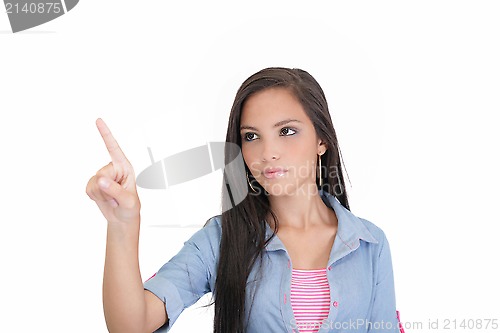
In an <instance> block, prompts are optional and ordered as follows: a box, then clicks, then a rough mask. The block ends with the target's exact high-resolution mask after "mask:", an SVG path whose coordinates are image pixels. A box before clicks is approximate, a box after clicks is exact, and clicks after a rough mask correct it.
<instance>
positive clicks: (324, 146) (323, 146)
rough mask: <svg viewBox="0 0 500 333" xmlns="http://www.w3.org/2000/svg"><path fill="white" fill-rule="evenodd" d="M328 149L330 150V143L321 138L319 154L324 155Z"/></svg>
mask: <svg viewBox="0 0 500 333" xmlns="http://www.w3.org/2000/svg"><path fill="white" fill-rule="evenodd" d="M327 150H328V145H327V144H326V142H325V141H323V140H321V139H319V140H318V155H323V154H324V153H326V151H327Z"/></svg>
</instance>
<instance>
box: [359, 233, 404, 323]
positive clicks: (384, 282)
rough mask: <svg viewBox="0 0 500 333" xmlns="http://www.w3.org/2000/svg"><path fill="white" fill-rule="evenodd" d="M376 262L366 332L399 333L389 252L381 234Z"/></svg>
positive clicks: (384, 238)
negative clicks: (372, 294)
mask: <svg viewBox="0 0 500 333" xmlns="http://www.w3.org/2000/svg"><path fill="white" fill-rule="evenodd" d="M378 261H379V262H378V267H377V272H376V281H375V294H374V299H373V306H372V310H371V317H370V319H369V323H368V324H369V325H368V331H367V332H369V333H389V332H390V333H396V332H398V333H399V320H398V318H397V313H396V295H395V290H394V274H393V270H392V259H391V251H390V248H389V243H388V241H387V238H386V237H385V234H383V239H382V242H381V249H380V253H379V255H378Z"/></svg>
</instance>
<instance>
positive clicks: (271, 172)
mask: <svg viewBox="0 0 500 333" xmlns="http://www.w3.org/2000/svg"><path fill="white" fill-rule="evenodd" d="M287 171H288V170H285V169H280V168H269V169H266V170H264V177H266V178H267V179H274V178H280V177H283V175H284V174H285V172H287Z"/></svg>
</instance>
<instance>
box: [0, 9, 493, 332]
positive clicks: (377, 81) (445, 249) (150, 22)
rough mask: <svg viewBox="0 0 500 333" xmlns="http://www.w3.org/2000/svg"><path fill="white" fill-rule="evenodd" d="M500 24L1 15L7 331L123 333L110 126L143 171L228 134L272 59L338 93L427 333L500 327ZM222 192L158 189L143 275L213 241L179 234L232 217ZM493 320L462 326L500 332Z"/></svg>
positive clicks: (183, 322) (0, 303) (350, 164)
mask: <svg viewBox="0 0 500 333" xmlns="http://www.w3.org/2000/svg"><path fill="white" fill-rule="evenodd" d="M328 3H329V2H328ZM499 14H500V4H499V3H498V2H497V1H435V0H433V1H418V2H409V1H349V2H347V1H345V2H333V3H331V4H328V5H327V2H326V1H324V2H316V1H310V2H307V4H305V2H304V4H298V3H294V2H289V1H286V2H285V1H272V2H270V1H269V2H265V1H262V2H261V1H252V2H240V3H214V2H208V1H183V2H180V1H176V2H175V4H174V3H173V2H170V1H141V2H138V1H134V2H132V1H124V0H122V1H117V0H114V1H111V0H110V1H91V0H82V1H81V2H80V3H79V4H78V5H77V6H76V7H75V8H74V9H73V10H72V11H70V12H69V13H68V14H66V15H64V16H62V17H60V18H58V19H56V20H54V21H51V22H49V23H47V24H44V25H41V26H39V27H35V28H33V29H30V30H28V31H25V32H21V33H16V34H12V33H11V32H10V25H9V21H8V18H7V15H6V14H2V13H0V115H1V118H0V145H1V146H0V147H1V163H0V171H1V176H2V182H1V200H0V205H1V215H0V227H1V229H0V255H1V261H0V262H1V274H0V309H1V310H0V331H1V332H13V331H17V332H35V331H37V332H105V331H106V327H105V323H104V317H103V313H102V303H101V283H102V271H103V263H104V249H105V236H106V235H105V234H106V221H105V220H104V218H103V217H102V215H101V214H100V212H99V210H98V208H97V206H96V205H95V203H94V202H93V201H91V200H90V199H89V198H88V197H87V195H86V194H85V186H86V184H87V181H88V179H89V178H90V177H91V176H92V175H93V174H94V173H95V172H96V171H97V170H98V169H99V168H101V167H102V166H104V165H106V164H107V163H108V162H109V156H108V155H107V151H106V149H105V146H104V144H103V142H102V139H101V137H100V136H99V133H98V131H97V128H96V127H95V120H96V119H97V118H98V117H102V118H103V119H104V120H105V121H106V122H107V124H108V125H109V126H110V128H111V130H112V131H113V133H114V135H115V137H116V138H117V140H118V142H119V143H120V144H121V146H122V149H123V150H124V152H125V153H126V155H127V156H128V157H129V159H130V161H131V162H132V164H133V166H134V168H135V170H136V173H139V172H140V171H142V170H143V169H144V168H146V167H147V166H148V165H149V164H150V159H149V155H148V152H147V147H151V149H152V151H153V154H154V156H155V158H156V159H160V158H163V157H166V156H169V155H171V154H173V153H175V152H179V151H183V150H185V149H188V148H192V147H196V146H199V145H202V144H204V143H206V142H207V141H223V140H224V138H225V135H226V132H225V131H226V128H227V117H228V115H229V110H230V106H231V103H232V99H233V97H234V94H235V92H236V90H237V88H238V87H239V85H240V84H241V82H243V80H244V79H245V78H246V77H248V76H249V75H251V74H253V73H254V72H256V71H257V70H259V69H261V68H264V67H268V66H287V67H299V68H302V69H305V70H307V71H308V72H309V73H311V74H312V75H313V76H314V77H315V78H316V79H317V80H318V81H319V83H320V84H321V85H322V87H323V89H324V90H325V93H326V95H327V98H328V101H329V104H330V108H331V110H330V111H331V114H332V118H333V121H334V126H335V128H336V130H337V134H338V137H339V143H340V147H341V150H342V154H343V157H344V162H345V165H346V168H347V171H348V175H349V178H350V181H351V182H350V183H348V185H349V187H348V191H349V195H350V204H351V210H352V211H353V213H355V214H356V215H358V216H361V217H364V218H367V219H369V220H371V221H372V222H374V223H375V224H377V225H378V226H380V227H381V228H382V229H383V230H384V231H385V232H386V234H387V237H388V239H389V242H390V244H391V250H392V256H393V265H394V274H395V279H396V294H397V307H398V309H399V310H400V311H401V316H402V317H401V320H402V321H403V322H404V323H405V325H408V326H407V327H408V328H407V332H408V333H409V332H429V331H432V330H431V329H428V327H427V326H428V323H429V321H433V322H435V321H436V320H439V325H440V326H439V327H440V328H441V329H440V330H439V331H444V330H443V328H444V327H443V324H444V321H445V320H446V319H451V320H453V319H456V320H457V325H458V324H459V323H460V321H462V320H463V319H493V318H496V319H498V320H499V321H500V306H499V305H498V304H499V303H498V298H499V297H500V290H499V289H500V288H499V287H498V284H497V283H498V282H497V281H498V280H499V279H500V273H499V270H498V268H497V267H498V264H497V263H496V262H497V261H498V254H499V251H498V247H497V244H495V243H496V242H497V240H498V231H499V227H498V224H499V222H500V219H499V215H498V212H497V208H498V200H499V195H498V187H499V185H500V181H499V176H498V170H499V167H500V163H499V158H498V148H497V146H498V143H499V142H500V140H499V139H500V135H499V131H498V124H499V122H498V117H497V114H498V113H499V111H500V110H499V109H500V100H499V92H500V62H499V60H498V59H500V44H499V43H500V20H499V19H498V17H499ZM220 184H221V174H217V173H214V174H212V175H210V176H207V177H204V178H200V179H197V180H193V181H191V182H188V183H185V184H182V185H178V186H175V187H171V188H169V189H168V190H164V191H153V190H144V189H139V195H140V198H141V202H142V206H143V210H142V216H143V221H142V223H143V226H142V229H141V241H140V261H141V272H142V277H143V279H146V278H148V277H149V276H150V275H152V274H153V273H154V272H155V271H156V270H157V269H158V268H159V267H160V266H161V265H162V264H163V263H164V262H166V261H167V260H168V259H170V258H171V257H172V256H173V255H174V254H175V253H176V252H177V251H178V250H179V248H180V247H181V246H182V244H183V242H184V241H185V240H186V239H187V238H188V237H189V236H190V235H191V234H192V233H193V232H194V231H196V230H197V229H196V228H187V227H186V228H168V227H166V226H168V225H169V223H170V224H173V223H180V224H184V225H188V224H198V225H200V226H201V225H202V224H203V223H204V222H205V221H206V220H207V219H208V218H209V217H211V216H213V215H216V214H217V213H218V205H219V202H218V199H219V197H220V190H221V189H220ZM194 207H195V208H194ZM206 303H207V299H202V300H201V301H200V302H199V303H198V304H197V306H196V307H198V306H199V305H204V304H206ZM211 315H212V310H210V309H209V310H206V309H199V308H198V309H188V310H186V311H185V312H184V313H183V314H182V315H181V317H180V318H179V320H178V321H177V323H176V324H175V326H174V328H173V329H172V330H171V332H172V333H174V332H193V331H197V332H211V330H212V327H211V320H212V318H211ZM413 323H415V325H420V324H421V325H422V327H418V326H417V327H414V328H411V326H410V325H413ZM484 324H485V322H483V325H484ZM469 325H471V324H470V323H469ZM449 327H450V328H452V327H453V326H452V325H451V326H449ZM475 327H476V326H470V329H462V328H459V329H457V330H456V332H467V331H468V332H473V331H474V332H480V331H492V330H484V327H483V329H474V328H475ZM476 328H477V327H476ZM434 331H436V332H437V331H438V330H434ZM448 331H449V330H448ZM452 331H453V330H452ZM498 331H500V329H498Z"/></svg>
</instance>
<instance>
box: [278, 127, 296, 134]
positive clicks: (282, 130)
mask: <svg viewBox="0 0 500 333" xmlns="http://www.w3.org/2000/svg"><path fill="white" fill-rule="evenodd" d="M288 131H292V132H293V133H292V134H289V135H294V134H295V133H296V131H295V130H294V129H293V128H290V127H284V128H283V129H281V133H283V135H285V136H289V135H287V134H286V133H287V132H288Z"/></svg>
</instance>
